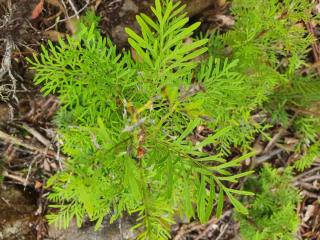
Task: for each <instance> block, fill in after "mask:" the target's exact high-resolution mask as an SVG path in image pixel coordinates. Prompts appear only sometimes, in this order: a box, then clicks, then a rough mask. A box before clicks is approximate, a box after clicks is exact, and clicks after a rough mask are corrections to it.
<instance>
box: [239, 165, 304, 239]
mask: <svg viewBox="0 0 320 240" xmlns="http://www.w3.org/2000/svg"><path fill="white" fill-rule="evenodd" d="M291 181H292V172H291V169H290V168H286V169H285V170H283V171H282V172H280V171H279V170H277V169H273V168H271V167H269V166H266V167H264V168H262V170H261V172H260V174H259V178H258V179H254V178H252V179H250V180H249V181H248V182H247V184H248V185H249V186H250V188H249V189H250V190H251V191H254V192H256V193H257V195H256V198H255V200H253V201H251V202H250V204H249V214H248V215H247V216H243V215H238V219H239V220H240V233H241V235H242V237H243V239H244V240H247V239H248V240H269V239H281V240H292V239H294V238H295V237H294V236H295V234H296V232H297V230H298V226H299V216H298V214H297V212H296V206H297V204H298V202H299V192H298V190H297V189H296V188H294V187H293V185H292V182H291Z"/></svg>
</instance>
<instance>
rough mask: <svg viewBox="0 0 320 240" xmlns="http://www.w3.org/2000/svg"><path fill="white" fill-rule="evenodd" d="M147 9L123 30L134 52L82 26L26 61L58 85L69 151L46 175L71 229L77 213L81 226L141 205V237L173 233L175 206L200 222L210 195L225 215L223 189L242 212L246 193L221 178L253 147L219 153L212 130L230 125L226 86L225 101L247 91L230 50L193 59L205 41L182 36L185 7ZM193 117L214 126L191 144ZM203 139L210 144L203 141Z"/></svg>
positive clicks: (42, 80) (41, 78)
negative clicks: (224, 56)
mask: <svg viewBox="0 0 320 240" xmlns="http://www.w3.org/2000/svg"><path fill="white" fill-rule="evenodd" d="M151 10H152V12H153V13H154V19H152V18H150V17H148V16H147V15H145V14H141V15H139V16H137V21H138V23H139V24H140V27H141V34H140V35H139V34H137V33H135V32H134V31H132V30H131V29H126V31H127V33H128V35H129V43H130V45H131V46H132V48H133V49H134V50H135V52H136V54H137V58H136V59H137V60H136V61H135V60H133V59H132V57H131V56H130V54H129V53H128V52H121V53H118V52H117V50H116V47H115V46H114V45H113V44H112V42H111V41H110V40H106V39H104V38H103V37H101V36H100V35H99V33H98V31H97V30H96V28H95V27H94V25H93V26H91V27H88V26H85V25H82V26H81V28H80V29H81V30H80V32H79V33H78V34H77V35H76V37H67V39H66V41H63V40H60V41H59V42H58V44H57V45H55V46H54V45H53V44H52V43H51V42H49V43H48V46H47V47H44V46H43V47H42V53H41V54H40V56H39V57H36V56H35V58H34V59H33V60H29V61H30V63H31V66H32V68H33V69H34V70H35V71H36V77H35V83H36V84H41V85H42V91H43V92H44V93H45V94H49V93H56V94H58V95H59V98H60V101H61V108H60V110H59V112H58V115H57V117H56V122H57V125H58V127H59V132H60V136H61V138H62V139H61V140H62V141H63V143H64V144H63V151H64V153H66V154H68V155H69V156H70V159H68V161H67V162H66V169H65V170H64V171H62V172H60V173H57V174H56V175H55V176H53V177H52V178H51V179H50V180H49V181H48V186H50V187H52V193H51V194H50V195H49V199H50V200H51V201H53V202H55V204H54V205H52V207H53V208H56V209H57V210H58V212H57V213H56V214H51V215H49V222H50V223H58V224H59V225H60V226H63V227H67V226H68V224H69V222H70V220H71V219H72V218H76V220H77V223H78V225H79V226H80V225H81V224H82V222H83V218H84V217H85V216H88V217H89V219H90V220H92V221H97V227H99V226H100V224H101V222H102V220H103V218H104V217H105V216H106V215H112V217H111V221H114V220H115V219H117V218H119V217H121V216H122V214H123V213H124V212H129V213H130V214H131V213H135V212H136V213H137V214H138V216H139V217H138V219H137V224H136V226H135V227H136V228H139V229H140V230H139V232H140V234H139V236H138V238H139V239H149V240H155V239H157V240H161V239H168V238H169V237H170V225H171V224H172V223H174V216H175V215H176V214H178V213H179V214H180V216H181V217H184V218H187V219H190V218H195V217H197V218H199V219H200V221H201V222H206V221H207V220H208V219H209V218H210V216H211V215H212V214H213V207H214V206H215V205H216V208H215V209H216V210H215V213H216V215H217V216H219V215H220V214H221V212H222V210H223V203H224V200H225V197H227V198H228V199H229V200H230V202H231V203H232V204H233V205H234V207H235V208H236V209H237V210H238V211H239V212H242V213H246V212H247V210H246V208H245V207H244V206H243V205H242V204H241V203H240V202H239V201H238V200H237V198H236V197H235V196H236V195H252V193H250V192H247V191H240V190H236V189H232V188H229V187H228V183H236V182H237V181H238V179H239V178H241V177H243V176H246V175H248V174H250V173H251V171H249V172H242V173H239V174H232V168H234V167H238V166H239V165H240V164H241V162H242V161H243V160H245V159H247V158H248V157H250V156H251V155H252V154H251V153H249V154H244V155H243V156H241V157H239V158H234V159H230V158H229V160H228V161H226V159H225V158H224V157H223V155H226V154H227V153H228V152H230V151H229V144H223V146H222V145H221V144H220V143H219V139H221V138H224V139H226V138H227V136H230V134H231V132H232V127H230V126H227V125H219V124H217V122H218V123H219V122H221V121H223V119H224V118H225V116H224V115H223V114H221V112H220V111H222V109H223V107H222V105H223V104H222V103H221V101H222V99H221V97H223V96H226V95H228V96H230V99H227V101H228V104H227V105H226V106H227V107H228V108H229V109H235V108H237V96H238V95H239V94H240V92H238V91H246V92H247V90H246V89H245V86H244V85H243V76H242V74H241V73H237V72H235V71H234V68H235V66H236V65H237V64H238V63H237V60H231V61H228V60H224V61H220V60H218V59H214V58H212V57H211V58H210V59H209V60H208V61H205V62H203V63H199V62H198V61H196V60H195V59H196V58H197V57H198V56H200V55H201V54H203V53H205V52H206V51H207V48H206V46H205V45H206V44H207V42H208V40H207V39H201V40H192V42H191V43H190V41H189V40H188V41H186V40H187V39H191V37H192V34H193V32H194V31H195V30H196V29H197V28H198V27H199V25H200V23H194V24H192V25H190V26H187V25H186V24H187V23H188V18H187V17H186V13H184V6H182V5H180V3H173V2H172V1H170V0H163V1H160V0H156V1H155V6H154V7H152V8H151ZM221 81H222V82H225V81H230V82H234V87H233V88H226V87H225V86H224V85H223V84H221V83H220V82H221ZM229 91H232V93H234V94H235V95H234V96H233V95H232V94H230V92H229ZM242 98H243V97H242ZM246 102H247V103H248V104H250V101H249V100H246ZM221 104H222V105H221ZM239 111H240V112H241V109H240V110H239ZM231 114H232V112H230V113H229V116H228V118H230V117H231ZM247 117H248V116H247ZM236 124H238V123H236ZM200 125H207V126H209V127H211V129H212V133H210V134H209V136H208V137H206V138H205V139H204V140H202V139H199V140H198V141H197V142H196V143H193V142H192V141H190V140H189V138H190V136H192V135H195V131H196V128H197V126H200ZM231 144H233V143H230V145H231ZM208 145H210V146H212V147H214V148H216V149H217V151H212V152H209V153H208V152H206V151H203V149H204V147H206V146H208ZM218 149H222V150H221V151H219V150H218Z"/></svg>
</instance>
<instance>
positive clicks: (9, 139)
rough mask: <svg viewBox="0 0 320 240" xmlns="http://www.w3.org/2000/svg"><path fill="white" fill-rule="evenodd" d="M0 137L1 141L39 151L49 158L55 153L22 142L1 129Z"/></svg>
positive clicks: (53, 156)
mask: <svg viewBox="0 0 320 240" xmlns="http://www.w3.org/2000/svg"><path fill="white" fill-rule="evenodd" d="M0 139H2V140H3V141H6V142H10V143H12V144H14V145H18V146H21V147H24V148H26V149H29V150H32V151H35V152H39V153H41V154H43V155H45V156H47V157H50V158H55V155H56V153H55V152H53V151H50V150H47V149H44V148H39V147H35V146H33V145H31V144H28V143H24V142H23V141H21V140H20V139H18V138H16V137H13V136H10V135H8V134H6V133H4V132H2V131H1V130H0ZM60 158H62V157H61V156H60Z"/></svg>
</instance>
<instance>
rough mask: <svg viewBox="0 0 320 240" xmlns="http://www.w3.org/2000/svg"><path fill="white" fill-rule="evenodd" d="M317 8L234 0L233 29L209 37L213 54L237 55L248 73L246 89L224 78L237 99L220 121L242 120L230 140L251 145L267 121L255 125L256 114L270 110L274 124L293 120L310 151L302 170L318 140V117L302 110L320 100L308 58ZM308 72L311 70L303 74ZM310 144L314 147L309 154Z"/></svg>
mask: <svg viewBox="0 0 320 240" xmlns="http://www.w3.org/2000/svg"><path fill="white" fill-rule="evenodd" d="M312 8H313V4H312V3H311V2H310V1H308V0H302V1H291V0H285V1H278V0H271V1H255V0H234V1H232V7H231V11H232V14H233V15H234V17H235V20H236V21H235V26H234V28H233V29H231V30H230V31H227V32H226V33H222V34H221V33H219V32H217V33H215V34H213V35H212V36H211V38H210V41H209V46H210V47H209V52H210V54H211V55H214V56H219V58H220V59H238V60H239V62H238V64H237V65H236V66H235V68H234V71H236V72H238V73H241V74H243V76H244V77H243V78H242V79H241V80H240V81H238V82H236V84H237V85H236V86H242V89H243V90H242V91H241V92H239V91H238V90H236V93H234V92H233V91H232V89H233V88H234V87H235V86H234V82H233V81H225V82H223V83H222V82H221V81H219V83H220V84H221V85H223V86H224V88H225V89H231V92H230V95H231V97H229V96H228V100H227V101H225V102H228V101H229V99H233V97H232V96H234V99H235V105H234V106H233V107H229V108H226V109H227V111H230V114H223V116H225V118H224V119H223V120H222V121H221V122H219V123H218V124H220V125H221V124H222V125H229V126H230V125H234V126H235V124H234V123H235V121H236V122H237V123H238V127H237V126H235V127H234V128H233V132H231V131H230V133H231V134H230V135H229V136H228V138H227V139H228V141H230V142H235V143H241V144H240V145H242V146H245V145H246V143H247V144H248V143H249V144H250V143H251V140H252V138H253V137H254V135H255V133H256V132H257V131H261V129H263V128H262V126H261V125H264V124H263V123H262V124H257V123H255V124H253V121H252V118H251V116H252V113H253V112H257V111H259V110H260V111H262V112H266V113H267V114H268V115H270V116H271V118H272V120H273V121H272V124H273V123H277V124H281V125H282V126H283V127H285V128H287V127H289V125H292V126H293V129H294V130H295V131H296V132H298V133H299V136H300V137H301V140H302V142H303V144H302V145H299V146H297V149H296V151H297V152H301V153H302V155H303V156H305V157H303V158H302V159H301V161H299V163H297V164H298V165H299V166H300V167H299V168H300V169H301V170H302V169H303V168H304V165H305V166H310V164H311V163H312V160H311V159H315V158H314V157H313V156H314V155H315V152H316V149H318V147H317V146H318V144H317V142H319V138H318V136H317V134H318V133H319V120H320V118H319V116H317V115H314V116H309V115H310V114H311V115H312V112H311V113H310V112H309V113H308V111H299V109H302V110H303V109H308V108H310V106H312V105H313V104H314V103H316V102H319V101H320V94H319V92H320V81H319V78H318V77H317V75H316V73H315V71H314V70H315V69H314V67H313V66H312V65H310V64H309V63H308V58H310V48H311V44H312V43H313V42H314V41H315V39H314V36H312V35H311V34H310V33H309V32H308V30H307V27H306V24H307V23H308V22H312V21H313V22H318V19H317V18H316V17H315V16H313V14H312ZM303 71H307V72H308V74H307V75H306V74H302V72H303ZM242 93H244V94H242ZM227 106H228V105H227ZM223 107H224V105H223ZM225 111H226V110H225ZM292 112H297V113H298V116H296V115H293V114H292ZM226 116H229V117H228V118H226ZM264 127H268V125H264ZM309 146H313V147H312V148H311V149H310V154H309V150H308V148H309Z"/></svg>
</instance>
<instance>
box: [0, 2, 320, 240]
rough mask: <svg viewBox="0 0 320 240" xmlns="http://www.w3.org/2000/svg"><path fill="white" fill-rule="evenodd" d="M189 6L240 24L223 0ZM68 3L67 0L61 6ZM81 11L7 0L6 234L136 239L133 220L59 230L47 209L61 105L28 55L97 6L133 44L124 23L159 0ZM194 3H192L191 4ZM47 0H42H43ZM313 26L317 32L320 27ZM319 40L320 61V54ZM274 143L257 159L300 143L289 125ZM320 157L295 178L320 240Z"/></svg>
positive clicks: (204, 234) (192, 233)
mask: <svg viewBox="0 0 320 240" xmlns="http://www.w3.org/2000/svg"><path fill="white" fill-rule="evenodd" d="M186 2H188V3H189V5H188V9H189V13H190V15H191V17H192V19H193V20H202V21H203V22H204V23H203V24H202V28H203V30H208V29H209V30H212V29H214V28H217V27H219V28H223V29H226V28H228V27H230V26H232V24H233V19H232V17H230V16H229V15H228V14H227V12H228V11H227V5H226V4H225V1H222V0H220V1H219V0H212V1H210V0H194V1H186ZM62 3H64V4H62ZM74 3H75V7H76V9H77V11H76V12H75V11H74V9H73V7H72V6H71V5H70V4H69V1H61V2H59V1H57V0H45V1H42V0H12V1H10V0H0V41H1V42H0V59H1V62H2V65H1V67H2V68H1V71H0V80H1V86H0V98H1V99H2V101H1V102H0V164H1V168H2V170H3V174H2V175H3V176H4V183H3V185H2V187H1V188H0V239H4V240H11V239H12V240H13V239H19V240H23V239H26V240H28V239H32V240H33V239H39V240H40V239H60V240H63V239H68V240H72V239H77V240H81V239H104V238H103V237H105V236H106V235H107V236H109V238H108V239H114V240H115V239H121V238H120V236H121V235H122V237H123V239H130V238H132V235H131V234H132V233H130V231H129V230H128V229H129V227H130V225H131V222H130V221H131V220H130V219H124V220H123V221H122V222H121V223H119V222H118V223H115V224H114V225H112V226H109V225H108V224H107V222H105V224H104V228H103V229H102V230H101V231H100V232H97V233H96V232H94V231H93V227H92V226H91V225H90V224H87V225H86V226H84V228H82V229H80V230H77V229H76V228H75V227H71V228H70V229H69V230H68V231H57V230H56V229H55V228H52V227H50V228H48V225H47V223H46V221H45V218H44V216H45V214H46V213H47V211H48V203H47V200H46V195H47V191H48V190H46V189H45V188H44V185H45V182H46V180H47V178H48V177H50V176H51V175H52V174H54V173H55V172H56V171H58V170H59V169H62V168H63V160H64V158H65V156H63V154H62V153H61V152H60V143H59V142H58V141H57V139H58V137H57V136H56V133H55V128H54V124H53V123H52V117H53V115H54V113H55V111H56V110H57V108H58V99H57V98H56V97H55V96H48V97H43V96H41V94H40V93H39V91H38V90H39V89H38V88H37V87H34V86H33V84H32V78H33V73H32V72H30V71H28V69H27V63H26V60H25V57H28V56H31V55H32V54H33V53H36V52H37V51H38V50H39V47H40V43H41V42H43V41H46V40H47V39H50V40H52V41H55V40H56V39H57V38H58V37H60V36H64V35H65V34H68V33H72V31H73V30H74V29H73V27H74V23H73V20H70V16H73V15H77V14H81V13H82V12H83V11H85V10H86V9H89V8H91V9H93V10H94V11H95V12H96V13H97V14H98V15H99V16H100V17H101V31H102V33H103V34H104V35H106V36H109V37H111V38H112V40H113V41H114V42H115V43H116V44H117V45H118V46H119V47H127V37H126V34H124V27H125V26H128V25H129V26H131V27H132V28H134V29H137V25H136V24H135V15H136V13H138V12H140V11H148V9H149V6H150V4H151V3H153V0H148V1H140V0H110V1H101V0H95V1H90V3H87V2H86V1H80V0H78V1H74ZM190 3H191V4H190ZM42 4H43V5H42ZM310 31H314V33H315V34H317V30H316V29H315V27H313V28H312V26H311V29H310ZM317 48H318V49H319V47H318V46H314V50H313V53H314V56H313V58H314V61H315V62H316V61H318V60H319V59H317V58H319V54H320V52H317V51H318V50H317ZM272 131H273V132H272V136H274V137H273V138H272V139H271V141H270V142H261V141H260V140H259V138H257V141H256V143H255V148H256V150H258V152H260V154H258V155H257V157H256V158H255V159H253V161H255V162H256V163H257V164H261V163H263V162H265V161H270V162H273V163H274V164H275V165H280V166H281V165H286V164H287V163H288V162H290V161H293V160H294V158H296V157H297V156H294V155H293V154H288V153H287V151H285V149H286V148H290V147H291V148H292V147H293V146H294V144H297V141H299V139H298V138H296V136H295V135H294V133H292V132H290V131H289V130H288V129H282V128H281V127H274V128H273V129H272ZM278 143H281V144H280V145H279V144H278ZM319 174H320V161H319V162H316V163H315V164H314V165H313V167H312V168H310V169H308V170H307V171H306V172H305V173H302V174H300V175H298V176H296V179H295V180H296V181H295V185H296V186H297V187H299V189H301V196H302V198H303V201H302V204H301V206H299V209H298V210H299V213H300V216H301V219H302V225H301V228H300V232H299V234H300V236H301V237H302V236H303V237H305V238H308V239H320V219H319V216H320V205H319V201H318V199H319V197H320V182H319V179H320V177H319V176H320V175H319ZM238 227H239V226H238V224H237V223H235V222H234V221H233V220H232V211H231V210H227V211H226V212H225V214H224V215H223V217H222V218H221V219H219V220H218V219H215V218H213V219H211V220H210V222H209V223H208V224H206V225H201V224H199V223H197V222H193V223H190V224H179V225H177V226H175V227H173V235H174V237H173V239H175V240H180V239H181V240H182V239H198V240H200V239H220V240H221V239H233V238H234V237H235V236H236V235H237V231H238Z"/></svg>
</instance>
